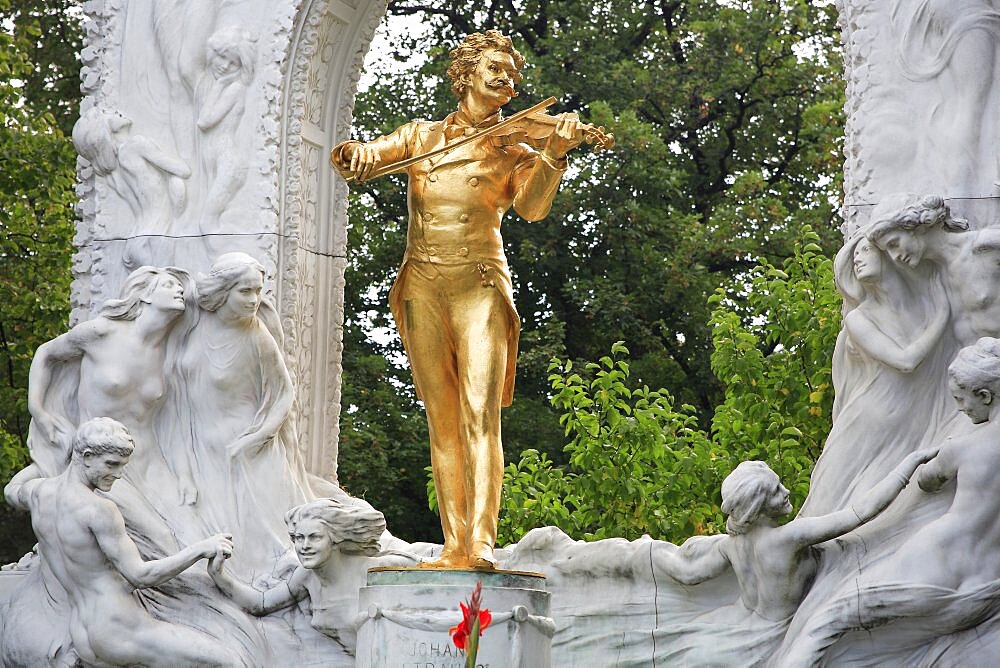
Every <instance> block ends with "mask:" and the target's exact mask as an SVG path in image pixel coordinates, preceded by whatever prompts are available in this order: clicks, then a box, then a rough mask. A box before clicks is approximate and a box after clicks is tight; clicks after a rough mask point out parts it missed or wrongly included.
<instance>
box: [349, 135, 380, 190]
mask: <svg viewBox="0 0 1000 668" xmlns="http://www.w3.org/2000/svg"><path fill="white" fill-rule="evenodd" d="M352 148H353V150H352V151H351V164H350V169H351V172H352V173H353V174H354V178H355V180H357V181H358V183H360V182H362V181H365V180H366V179H370V178H371V177H372V175H373V174H374V173H375V170H376V169H378V166H379V163H380V162H381V161H380V160H379V156H378V151H376V150H375V149H374V148H372V147H371V146H368V145H367V144H354V146H353V147H352Z"/></svg>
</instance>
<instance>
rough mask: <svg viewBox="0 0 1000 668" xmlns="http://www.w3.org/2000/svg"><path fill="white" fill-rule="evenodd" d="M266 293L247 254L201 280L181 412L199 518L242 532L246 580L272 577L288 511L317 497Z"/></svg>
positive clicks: (239, 545) (285, 547)
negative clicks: (300, 445)
mask: <svg viewBox="0 0 1000 668" xmlns="http://www.w3.org/2000/svg"><path fill="white" fill-rule="evenodd" d="M263 287H264V269H263V267H262V266H261V265H260V263H258V262H257V261H256V260H255V259H254V258H252V257H250V256H249V255H247V254H245V253H226V254H224V255H222V256H220V257H219V258H218V259H217V260H216V261H215V263H214V264H213V265H212V268H211V271H209V273H208V274H206V275H203V276H200V277H199V279H198V304H199V305H200V307H201V314H200V317H199V320H198V324H197V325H196V326H195V327H194V329H193V330H192V331H191V335H190V337H189V338H188V339H187V341H186V344H185V346H184V350H183V353H182V358H181V373H182V377H183V380H184V383H183V385H184V390H183V397H182V398H181V401H180V402H178V405H177V407H176V408H177V411H178V415H177V418H176V423H177V424H179V425H181V426H182V427H183V428H184V429H185V430H186V431H185V433H183V434H181V435H180V436H179V438H180V441H181V442H184V443H187V444H189V446H188V451H189V454H190V457H191V469H192V470H193V471H194V474H195V477H196V481H197V486H198V489H199V492H200V498H199V507H198V513H197V518H196V522H201V523H205V524H207V525H208V528H209V529H215V530H220V531H221V530H223V529H222V528H221V527H239V528H240V531H239V532H237V533H236V536H235V542H236V549H237V553H236V555H235V556H234V558H233V562H234V567H235V568H236V569H237V571H238V572H239V573H240V575H241V576H242V577H248V576H249V575H250V574H251V573H258V574H260V573H269V572H271V570H272V569H273V568H274V566H275V561H276V559H277V558H279V557H281V556H282V555H283V554H285V553H287V552H288V551H289V550H290V548H291V543H290V542H289V540H288V536H287V533H286V532H285V527H284V521H283V517H284V514H285V513H286V512H287V511H288V509H289V508H292V507H293V506H297V505H299V504H301V503H303V502H305V501H307V500H308V499H310V498H314V495H313V493H312V490H311V488H310V480H309V478H308V476H307V475H306V473H305V470H304V467H303V465H302V462H301V457H300V456H299V452H298V449H297V444H296V441H295V438H294V433H293V431H292V424H291V420H290V419H289V415H290V414H291V411H292V407H293V402H294V396H295V394H294V389H293V387H292V379H291V376H290V375H289V373H288V368H287V367H286V366H285V362H284V359H283V357H282V352H281V349H280V347H279V344H278V339H279V338H280V336H281V334H280V329H279V328H278V323H277V314H276V313H275V312H274V309H273V307H271V306H270V304H269V303H268V302H267V301H266V300H265V299H264V298H263V295H262V291H263ZM330 486H331V487H332V485H330ZM199 532H200V529H199Z"/></svg>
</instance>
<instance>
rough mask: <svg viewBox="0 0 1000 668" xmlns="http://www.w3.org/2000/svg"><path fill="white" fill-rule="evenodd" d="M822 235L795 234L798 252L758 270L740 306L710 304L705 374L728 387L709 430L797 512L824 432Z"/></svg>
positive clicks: (827, 268) (827, 378)
mask: <svg viewBox="0 0 1000 668" xmlns="http://www.w3.org/2000/svg"><path fill="white" fill-rule="evenodd" d="M818 241H819V237H818V236H817V235H816V233H815V232H813V231H812V230H811V229H810V228H809V227H805V228H803V230H802V234H801V240H800V241H799V242H797V243H796V246H795V254H794V255H793V256H792V257H790V258H788V259H787V260H785V261H784V263H783V264H782V267H781V268H780V269H779V268H778V267H775V266H774V265H772V264H771V263H769V262H764V263H762V264H761V265H760V266H758V267H757V268H755V270H754V271H753V273H752V274H751V279H750V281H749V284H748V285H747V289H746V293H745V294H740V295H739V296H738V297H739V298H738V301H737V300H735V299H732V298H729V297H727V295H726V293H725V292H724V291H723V290H721V289H720V290H719V291H718V292H716V294H715V295H713V297H712V298H711V302H712V303H713V304H715V305H716V309H715V311H714V312H713V314H712V320H711V324H712V327H713V336H712V340H713V343H714V346H715V353H714V354H713V355H712V369H713V371H715V373H716V375H717V376H718V377H719V378H720V379H721V380H722V381H723V382H724V383H725V384H726V398H725V401H724V402H723V403H722V404H721V405H720V406H719V407H718V408H716V411H715V417H714V418H713V420H712V432H713V435H714V437H715V439H716V441H717V442H719V443H720V444H724V446H725V447H726V450H727V451H728V452H729V454H730V456H731V457H732V458H733V461H734V463H738V462H739V461H741V460H743V459H762V460H764V461H766V462H767V463H768V465H769V466H770V467H771V468H772V469H773V470H774V471H775V473H777V474H778V476H779V477H780V478H781V479H782V480H783V481H784V484H785V486H786V487H788V489H789V490H790V491H791V500H792V503H793V504H794V505H795V507H796V508H798V507H799V506H800V505H801V504H802V501H803V500H805V496H806V493H807V492H808V490H809V474H810V472H811V471H812V464H813V462H814V461H815V460H816V458H817V457H818V456H819V453H820V451H821V450H822V448H823V443H824V441H825V440H826V435H827V434H828V433H829V431H830V427H831V421H832V418H831V412H832V409H833V381H832V378H831V363H832V358H833V348H834V345H835V343H836V340H837V335H838V333H839V331H840V304H841V299H840V295H839V294H838V293H837V292H836V290H835V289H834V283H833V263H832V262H831V261H830V259H829V258H828V257H826V256H825V255H823V254H822V252H821V249H820V247H819V245H818V243H817V242H818Z"/></svg>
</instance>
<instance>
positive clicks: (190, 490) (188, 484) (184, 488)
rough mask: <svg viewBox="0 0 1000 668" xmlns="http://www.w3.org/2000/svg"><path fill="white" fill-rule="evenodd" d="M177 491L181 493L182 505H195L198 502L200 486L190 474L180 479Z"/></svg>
mask: <svg viewBox="0 0 1000 668" xmlns="http://www.w3.org/2000/svg"><path fill="white" fill-rule="evenodd" d="M177 493H178V494H179V495H180V499H181V505H182V506H193V505H194V504H196V503H198V488H197V487H195V486H194V481H193V480H191V478H189V477H188V476H183V477H182V478H181V479H180V480H179V481H178V485H177Z"/></svg>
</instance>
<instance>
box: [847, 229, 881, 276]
mask: <svg viewBox="0 0 1000 668" xmlns="http://www.w3.org/2000/svg"><path fill="white" fill-rule="evenodd" d="M881 274H882V253H881V252H880V251H879V250H878V248H876V247H875V245H874V244H873V243H872V242H870V241H869V240H868V239H862V240H861V241H859V242H858V245H857V246H855V247H854V275H855V276H856V277H857V278H858V280H859V281H871V280H876V279H878V277H879V276H880V275H881Z"/></svg>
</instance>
